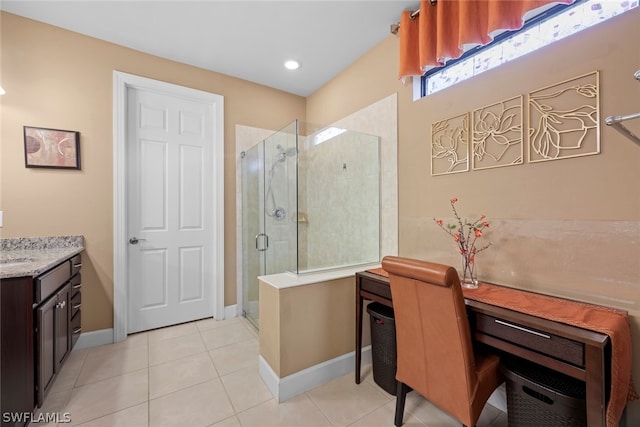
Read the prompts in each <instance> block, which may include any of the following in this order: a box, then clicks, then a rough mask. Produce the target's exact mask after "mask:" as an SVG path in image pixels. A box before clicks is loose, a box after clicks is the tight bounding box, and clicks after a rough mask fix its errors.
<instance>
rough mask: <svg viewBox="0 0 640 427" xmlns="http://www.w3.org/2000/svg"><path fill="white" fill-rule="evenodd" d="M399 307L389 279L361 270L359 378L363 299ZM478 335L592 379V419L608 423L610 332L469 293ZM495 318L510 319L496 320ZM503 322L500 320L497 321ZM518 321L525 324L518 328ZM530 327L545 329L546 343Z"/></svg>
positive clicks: (588, 394) (588, 387)
mask: <svg viewBox="0 0 640 427" xmlns="http://www.w3.org/2000/svg"><path fill="white" fill-rule="evenodd" d="M365 299H367V300H371V301H377V302H379V303H381V304H384V305H386V306H389V307H393V302H392V300H391V288H390V287H389V279H388V278H386V277H384V276H380V275H377V274H372V273H369V272H360V273H356V374H355V375H356V378H355V380H356V384H360V365H361V363H362V355H361V353H362V317H363V301H364V300H365ZM465 304H466V305H467V310H468V312H469V315H470V323H471V325H472V334H473V337H474V339H475V340H476V341H479V342H482V343H484V344H487V345H489V346H491V347H494V348H496V349H499V350H501V351H504V352H506V353H510V354H514V355H516V356H519V357H522V358H524V359H527V360H530V361H532V362H536V363H538V364H540V365H543V366H546V367H548V368H551V369H553V370H555V371H558V372H562V373H564V374H567V375H569V376H571V377H574V378H577V379H579V380H582V381H584V382H585V384H586V404H587V425H588V426H589V427H593V426H605V421H606V419H605V412H606V399H607V387H608V378H609V366H610V363H609V362H610V360H609V357H610V356H609V352H610V346H609V337H608V336H607V335H605V334H601V333H598V332H593V331H589V330H586V329H582V328H577V327H574V326H570V325H566V324H563V323H559V322H553V321H550V320H546V319H543V318H540V317H535V316H530V315H528V314H524V313H520V312H517V311H513V310H509V309H506V308H502V307H497V306H494V305H490V304H485V303H482V302H478V301H473V300H470V299H468V298H466V299H465ZM495 320H499V321H500V322H503V323H506V324H507V326H504V327H503V326H501V325H503V323H496V322H495ZM496 325H498V326H496ZM513 326H517V327H521V328H524V329H525V331H523V330H521V329H516V328H514V327H513ZM526 330H534V331H536V332H541V333H543V334H544V335H546V336H549V337H550V338H549V339H547V338H546V337H545V341H547V342H548V343H549V344H545V345H541V344H540V343H538V342H536V341H535V338H534V339H532V334H531V333H529V332H527V331H526Z"/></svg>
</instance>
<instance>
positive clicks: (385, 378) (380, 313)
mask: <svg viewBox="0 0 640 427" xmlns="http://www.w3.org/2000/svg"><path fill="white" fill-rule="evenodd" d="M367 312H368V313H369V315H370V320H371V359H372V364H373V380H374V381H375V382H376V384H378V385H379V386H380V387H382V388H383V389H384V390H385V391H386V392H387V393H389V394H392V395H394V396H395V395H396V387H397V382H396V366H397V353H396V323H395V318H394V316H393V309H392V308H391V307H387V306H386V305H382V304H380V303H377V302H373V303H371V304H369V305H368V306H367Z"/></svg>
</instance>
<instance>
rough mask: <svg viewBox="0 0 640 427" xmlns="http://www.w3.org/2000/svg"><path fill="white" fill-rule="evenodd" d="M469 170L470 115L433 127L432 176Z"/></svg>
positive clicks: (443, 121)
mask: <svg viewBox="0 0 640 427" xmlns="http://www.w3.org/2000/svg"><path fill="white" fill-rule="evenodd" d="M468 170H469V113H464V114H462V115H460V116H456V117H452V118H450V119H446V120H441V121H439V122H436V123H433V124H432V125H431V175H445V174H450V173H458V172H466V171H468Z"/></svg>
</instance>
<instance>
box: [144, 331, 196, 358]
mask: <svg viewBox="0 0 640 427" xmlns="http://www.w3.org/2000/svg"><path fill="white" fill-rule="evenodd" d="M194 328H195V326H194ZM202 352H206V347H205V345H204V342H203V341H202V338H201V336H200V334H199V333H197V332H196V333H194V334H189V335H180V336H177V337H173V338H168V339H165V340H162V341H157V342H150V343H149V365H151V366H154V365H159V364H161V363H166V362H170V361H172V360H177V359H181V358H183V357H187V356H192V355H194V354H198V353H202Z"/></svg>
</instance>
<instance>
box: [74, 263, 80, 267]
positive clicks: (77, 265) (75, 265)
mask: <svg viewBox="0 0 640 427" xmlns="http://www.w3.org/2000/svg"><path fill="white" fill-rule="evenodd" d="M80 267H82V263H78V264H73V268H80Z"/></svg>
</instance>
